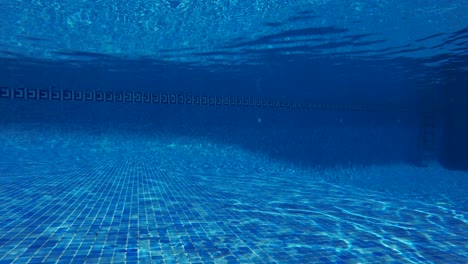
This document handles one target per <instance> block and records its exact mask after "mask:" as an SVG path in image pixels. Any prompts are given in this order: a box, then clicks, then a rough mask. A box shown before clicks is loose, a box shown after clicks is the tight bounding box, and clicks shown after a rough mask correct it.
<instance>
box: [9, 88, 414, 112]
mask: <svg viewBox="0 0 468 264" xmlns="http://www.w3.org/2000/svg"><path fill="white" fill-rule="evenodd" d="M0 98H4V99H5V98H6V99H27V100H51V101H90V102H114V103H142V104H174V105H175V104H185V105H204V106H225V107H264V108H290V109H304V110H306V109H310V110H344V111H366V112H405V111H408V110H409V109H410V108H409V107H407V106H404V105H394V104H392V105H391V104H375V105H367V104H366V105H364V104H319V103H311V102H304V101H302V102H298V101H290V100H278V99H267V98H255V97H229V96H206V95H183V94H175V93H170V92H168V93H145V92H135V91H132V92H122V91H89V90H87V91H84V90H65V89H63V90H61V89H30V88H9V87H0Z"/></svg>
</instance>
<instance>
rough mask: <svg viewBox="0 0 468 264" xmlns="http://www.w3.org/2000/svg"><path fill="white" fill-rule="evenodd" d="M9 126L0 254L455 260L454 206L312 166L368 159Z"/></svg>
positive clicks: (397, 169) (38, 258) (11, 257)
mask: <svg viewBox="0 0 468 264" xmlns="http://www.w3.org/2000/svg"><path fill="white" fill-rule="evenodd" d="M14 133H15V132H14V130H10V131H9V132H6V130H4V131H3V132H2V133H1V136H0V139H1V140H2V141H3V142H4V143H5V144H2V149H1V152H0V156H1V157H2V158H1V160H2V161H1V162H0V165H1V166H0V173H1V177H0V204H1V207H0V223H2V225H1V226H0V263H11V262H14V263H28V262H29V263H56V262H59V263H368V262H373V263H428V262H433V263H464V262H465V261H466V259H467V258H468V253H467V251H466V248H464V247H463V245H466V244H467V243H468V239H467V237H468V228H467V227H468V225H467V220H466V211H463V210H456V209H453V208H452V209H451V208H449V207H448V206H446V204H444V203H441V202H438V203H436V202H435V201H432V200H429V199H428V200H426V201H424V199H420V200H417V199H403V198H402V196H399V195H395V194H390V193H385V192H377V191H373V190H369V189H365V188H356V187H354V186H352V185H347V184H337V183H333V181H327V180H326V179H324V177H323V175H331V174H334V175H336V177H338V178H339V177H341V176H343V177H344V175H345V174H346V175H347V177H348V178H349V179H351V178H353V177H355V178H369V177H373V176H375V175H373V173H375V171H376V170H375V169H374V170H373V169H368V170H366V169H352V168H348V169H338V168H335V169H332V168H329V169H308V170H306V169H302V170H301V169H297V168H294V167H292V166H289V165H285V164H282V165H281V163H280V162H279V161H272V160H270V159H268V158H267V157H263V156H260V154H257V153H251V152H248V151H244V150H242V149H240V148H238V147H236V146H222V145H219V144H218V145H216V144H214V143H209V142H207V141H203V140H200V139H197V140H195V139H183V140H182V139H179V140H178V141H177V140H170V139H168V138H165V139H162V138H146V139H142V140H141V141H139V142H134V143H135V144H134V145H133V146H132V147H129V148H128V150H127V151H124V150H123V149H119V150H118V151H116V150H115V148H113V146H115V145H118V144H119V142H118V140H117V139H116V138H113V137H104V136H102V138H100V142H101V144H100V147H99V148H96V147H95V146H94V147H89V148H84V147H82V146H84V145H85V144H83V142H85V141H86V140H85V139H84V138H79V137H72V136H70V135H63V136H62V137H60V136H58V135H57V134H54V133H50V134H45V135H40V136H39V135H38V137H37V138H36V140H34V138H33V137H31V136H30V135H29V136H24V135H23V136H21V137H14V136H13V135H14ZM23 133H24V131H23ZM48 136H49V138H47V137H48ZM21 138H22V139H21ZM26 138H29V139H30V140H25V139H26ZM104 138H105V139H104ZM94 140H96V138H94ZM79 142H80V143H79ZM120 143H121V142H120ZM127 143H129V142H127ZM139 144H141V145H139ZM138 146H140V147H138ZM141 146H144V147H141ZM418 170H422V169H418V168H413V167H410V166H404V165H399V166H397V165H395V166H388V168H386V169H385V171H386V172H387V173H388V174H389V175H391V174H392V173H401V172H402V171H407V173H408V174H411V173H418ZM434 170H436V169H434ZM440 171H441V169H439V171H438V172H437V173H440ZM445 173H446V174H447V175H449V174H450V173H453V172H445ZM380 176H382V177H384V175H380ZM408 177H410V176H408Z"/></svg>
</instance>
